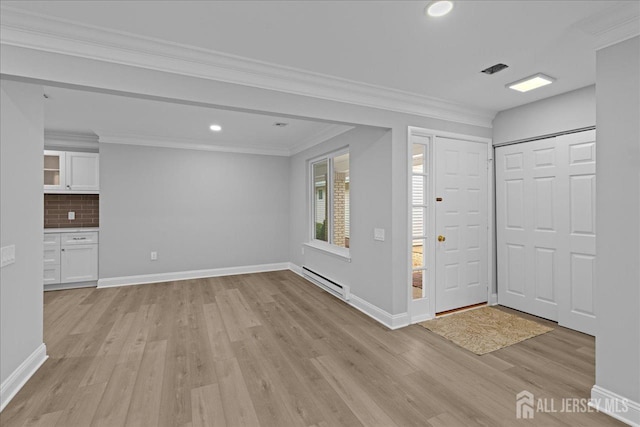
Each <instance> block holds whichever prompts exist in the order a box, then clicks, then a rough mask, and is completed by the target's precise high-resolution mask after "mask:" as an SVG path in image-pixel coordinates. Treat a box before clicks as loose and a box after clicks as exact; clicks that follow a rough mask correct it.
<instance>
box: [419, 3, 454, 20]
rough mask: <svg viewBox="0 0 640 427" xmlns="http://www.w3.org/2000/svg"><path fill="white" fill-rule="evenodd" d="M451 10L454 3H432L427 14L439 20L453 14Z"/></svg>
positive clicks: (426, 10) (428, 6)
mask: <svg viewBox="0 0 640 427" xmlns="http://www.w3.org/2000/svg"><path fill="white" fill-rule="evenodd" d="M451 9H453V2H452V1H432V2H430V3H429V4H428V5H427V8H426V9H425V12H426V14H427V15H429V16H433V17H435V18H438V17H440V16H444V15H446V14H447V13H449V12H451Z"/></svg>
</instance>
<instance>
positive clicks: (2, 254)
mask: <svg viewBox="0 0 640 427" xmlns="http://www.w3.org/2000/svg"><path fill="white" fill-rule="evenodd" d="M0 260H1V261H0V268H2V267H6V266H7V265H9V264H13V263H14V262H16V245H9V246H4V247H3V248H2V249H0Z"/></svg>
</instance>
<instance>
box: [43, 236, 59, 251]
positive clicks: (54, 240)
mask: <svg viewBox="0 0 640 427" xmlns="http://www.w3.org/2000/svg"><path fill="white" fill-rule="evenodd" d="M50 247H56V248H60V233H44V248H45V249H47V248H50Z"/></svg>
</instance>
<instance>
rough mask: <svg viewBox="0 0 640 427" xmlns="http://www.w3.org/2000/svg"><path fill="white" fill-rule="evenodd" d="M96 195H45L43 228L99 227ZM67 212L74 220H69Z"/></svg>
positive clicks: (97, 198) (97, 197) (97, 196)
mask: <svg viewBox="0 0 640 427" xmlns="http://www.w3.org/2000/svg"><path fill="white" fill-rule="evenodd" d="M99 197H100V196H99V195H98V194H45V195H44V228H82V227H99V226H100V213H99V212H100V210H99V206H98V203H99ZM69 212H75V214H76V219H75V220H70V219H68V218H69Z"/></svg>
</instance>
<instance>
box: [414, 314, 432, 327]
mask: <svg viewBox="0 0 640 427" xmlns="http://www.w3.org/2000/svg"><path fill="white" fill-rule="evenodd" d="M431 319H433V316H432V315H431V314H421V315H419V316H413V317H412V318H411V324H412V325H414V324H416V323H420V322H426V321H427V320H431Z"/></svg>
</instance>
